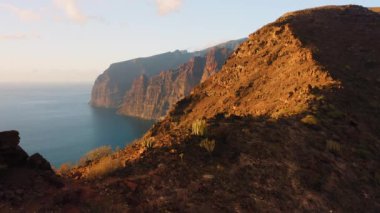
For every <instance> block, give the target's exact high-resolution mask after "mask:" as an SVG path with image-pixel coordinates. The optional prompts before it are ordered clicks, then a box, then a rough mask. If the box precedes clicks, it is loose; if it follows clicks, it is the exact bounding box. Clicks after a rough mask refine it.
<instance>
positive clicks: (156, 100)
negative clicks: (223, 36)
mask: <svg viewBox="0 0 380 213" xmlns="http://www.w3.org/2000/svg"><path fill="white" fill-rule="evenodd" d="M232 51H233V49H227V48H210V49H209V50H208V52H207V54H206V55H205V56H204V57H201V56H197V57H194V58H192V59H191V60H190V61H189V62H187V63H185V64H183V65H181V66H180V67H179V68H177V69H174V70H168V71H164V72H161V73H160V74H159V75H156V76H153V77H151V78H149V79H147V77H146V76H145V75H142V76H140V77H139V78H137V79H136V80H135V81H134V83H133V85H132V88H131V89H130V90H129V91H128V92H127V94H126V95H125V97H124V101H123V104H122V105H121V107H120V109H119V111H118V112H119V113H120V114H122V115H128V116H134V117H140V118H144V119H160V118H161V117H163V116H165V115H166V114H167V112H168V111H169V110H170V109H171V108H172V107H173V106H174V104H175V103H177V101H179V100H180V99H182V98H184V97H185V96H187V95H189V94H190V91H191V90H192V89H193V88H194V87H195V86H196V85H198V84H199V83H201V82H202V81H205V80H206V79H208V78H209V77H210V76H212V75H214V74H215V73H217V72H218V71H219V70H220V68H221V67H222V65H223V64H224V63H225V61H226V60H227V58H228V56H229V55H230V54H231V53H232Z"/></svg>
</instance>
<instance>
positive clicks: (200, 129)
mask: <svg viewBox="0 0 380 213" xmlns="http://www.w3.org/2000/svg"><path fill="white" fill-rule="evenodd" d="M191 127H192V134H193V135H199V136H204V135H206V133H207V124H206V120H203V119H202V120H196V121H194V122H193V124H192V126H191Z"/></svg>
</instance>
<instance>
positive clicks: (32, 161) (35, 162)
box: [27, 153, 52, 170]
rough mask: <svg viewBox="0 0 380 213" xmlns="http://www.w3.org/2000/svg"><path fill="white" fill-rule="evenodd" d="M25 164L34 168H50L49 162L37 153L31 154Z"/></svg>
mask: <svg viewBox="0 0 380 213" xmlns="http://www.w3.org/2000/svg"><path fill="white" fill-rule="evenodd" d="M27 165H28V166H29V167H31V168H34V169H40V170H52V169H51V165H50V163H49V162H48V161H47V160H46V159H45V158H44V157H42V155H40V154H39V153H36V154H33V155H32V156H30V157H29V158H28V162H27Z"/></svg>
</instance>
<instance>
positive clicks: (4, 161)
mask: <svg viewBox="0 0 380 213" xmlns="http://www.w3.org/2000/svg"><path fill="white" fill-rule="evenodd" d="M19 143H20V136H19V133H18V132H17V131H14V130H12V131H6V132H0V169H7V168H14V167H30V168H33V169H41V170H50V171H51V170H52V169H51V166H50V163H49V162H48V161H47V160H46V159H45V158H43V157H42V156H41V155H40V154H38V153H37V154H34V155H32V156H30V157H29V156H28V154H27V153H26V152H25V151H24V150H23V149H22V148H21V147H20V146H19Z"/></svg>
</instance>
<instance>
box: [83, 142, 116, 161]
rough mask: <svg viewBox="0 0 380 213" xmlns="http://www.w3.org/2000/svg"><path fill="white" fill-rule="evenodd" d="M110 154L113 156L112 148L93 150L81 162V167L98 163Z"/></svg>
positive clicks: (105, 147)
mask: <svg viewBox="0 0 380 213" xmlns="http://www.w3.org/2000/svg"><path fill="white" fill-rule="evenodd" d="M110 154H112V148H111V146H101V147H98V148H96V149H93V150H91V151H89V152H87V154H86V155H85V156H83V157H82V158H81V159H80V160H79V165H80V166H85V165H88V164H89V163H91V162H93V161H98V160H99V159H101V158H103V157H106V156H108V155H110Z"/></svg>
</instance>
